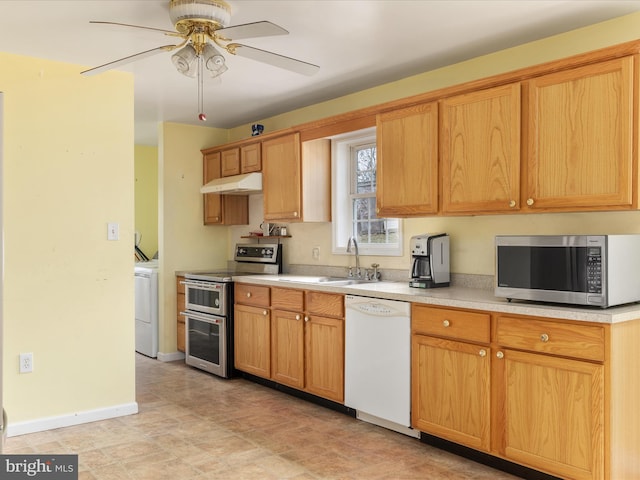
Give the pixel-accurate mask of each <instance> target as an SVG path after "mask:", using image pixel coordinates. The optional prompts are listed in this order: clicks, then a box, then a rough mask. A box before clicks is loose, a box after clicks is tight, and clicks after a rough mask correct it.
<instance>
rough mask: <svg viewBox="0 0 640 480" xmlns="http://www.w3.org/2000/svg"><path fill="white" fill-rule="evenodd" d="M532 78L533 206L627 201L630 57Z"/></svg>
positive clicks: (530, 147) (630, 162) (530, 190)
mask: <svg viewBox="0 0 640 480" xmlns="http://www.w3.org/2000/svg"><path fill="white" fill-rule="evenodd" d="M528 84H529V95H528V135H529V139H528V142H527V144H528V146H527V165H528V168H527V172H526V173H527V181H526V188H527V192H526V196H527V198H526V203H527V205H529V208H535V209H563V210H576V209H581V208H582V209H594V207H595V209H597V208H598V207H600V209H604V208H605V207H622V208H623V207H627V208H628V207H630V206H631V205H632V185H631V182H632V179H633V174H632V172H633V124H634V121H633V116H634V113H633V85H634V80H633V58H632V57H625V58H619V59H616V60H611V61H608V62H603V63H598V64H594V65H589V66H586V67H582V68H576V69H573V70H568V71H564V72H558V73H554V74H550V75H544V76H542V77H539V78H536V79H533V80H531V81H530V82H528ZM607 209H611V208H607Z"/></svg>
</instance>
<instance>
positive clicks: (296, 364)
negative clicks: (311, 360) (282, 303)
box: [271, 310, 304, 389]
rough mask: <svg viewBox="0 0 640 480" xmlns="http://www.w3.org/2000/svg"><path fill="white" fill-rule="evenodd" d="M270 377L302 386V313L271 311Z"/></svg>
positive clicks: (280, 381) (300, 387)
mask: <svg viewBox="0 0 640 480" xmlns="http://www.w3.org/2000/svg"><path fill="white" fill-rule="evenodd" d="M271 330H272V332H271V334H272V335H271V370H272V374H271V379H272V380H274V381H276V382H279V383H284V384H285V385H289V386H291V387H294V388H299V389H302V388H304V320H303V315H302V313H299V312H288V311H284V310H273V311H272V312H271Z"/></svg>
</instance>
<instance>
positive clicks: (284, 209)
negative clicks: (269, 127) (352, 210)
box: [262, 133, 331, 222]
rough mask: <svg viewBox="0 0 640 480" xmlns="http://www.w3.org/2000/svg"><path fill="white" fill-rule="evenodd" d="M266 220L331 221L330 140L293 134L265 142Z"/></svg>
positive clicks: (264, 183) (263, 166)
mask: <svg viewBox="0 0 640 480" xmlns="http://www.w3.org/2000/svg"><path fill="white" fill-rule="evenodd" d="M262 172H263V178H262V189H263V192H264V219H265V220H276V221H286V222H296V221H306V222H328V221H330V220H331V156H330V142H329V140H326V139H318V140H311V141H308V142H303V143H302V144H301V142H300V134H299V133H292V134H289V135H284V136H282V137H277V138H273V139H270V140H266V141H264V142H262Z"/></svg>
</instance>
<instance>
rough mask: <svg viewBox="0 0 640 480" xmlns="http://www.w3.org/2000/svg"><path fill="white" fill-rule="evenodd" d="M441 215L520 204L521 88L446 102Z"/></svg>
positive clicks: (482, 92) (503, 88)
mask: <svg viewBox="0 0 640 480" xmlns="http://www.w3.org/2000/svg"><path fill="white" fill-rule="evenodd" d="M441 111H442V113H441V115H442V131H441V136H440V139H441V140H440V142H441V143H440V145H441V147H440V148H441V152H440V153H441V161H442V212H443V213H477V212H503V211H509V210H512V209H514V208H517V207H518V204H519V201H520V128H521V125H520V124H521V122H520V84H519V83H515V84H509V85H503V86H500V87H495V88H490V89H487V90H480V91H477V92H472V93H467V94H464V95H456V96H452V97H450V98H446V99H444V100H442V108H441Z"/></svg>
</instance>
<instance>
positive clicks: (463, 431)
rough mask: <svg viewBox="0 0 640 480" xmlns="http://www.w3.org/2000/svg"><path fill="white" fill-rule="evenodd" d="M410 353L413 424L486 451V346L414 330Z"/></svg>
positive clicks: (488, 446) (488, 382)
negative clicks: (415, 332) (420, 333)
mask: <svg viewBox="0 0 640 480" xmlns="http://www.w3.org/2000/svg"><path fill="white" fill-rule="evenodd" d="M411 354H412V370H411V373H412V376H413V379H412V384H413V388H412V392H411V394H412V399H411V404H412V410H411V416H412V418H411V424H412V426H413V428H417V429H418V430H420V431H423V432H428V433H430V434H432V435H436V436H438V437H441V438H445V439H447V440H450V441H452V442H456V443H460V444H463V445H467V446H469V447H472V448H475V449H478V450H483V451H489V449H490V439H491V438H490V413H491V412H490V401H491V389H490V386H491V384H490V373H491V368H490V362H491V360H490V351H489V349H488V348H487V347H482V346H477V345H473V344H469V343H462V342H454V341H451V340H445V339H440V338H432V337H427V336H424V335H414V336H413V338H412V342H411Z"/></svg>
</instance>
